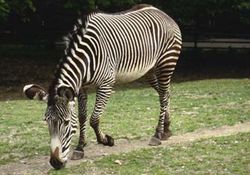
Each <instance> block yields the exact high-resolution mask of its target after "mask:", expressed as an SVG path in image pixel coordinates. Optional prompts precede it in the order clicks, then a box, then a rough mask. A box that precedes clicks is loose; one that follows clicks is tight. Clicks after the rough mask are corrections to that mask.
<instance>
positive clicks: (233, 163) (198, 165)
mask: <svg viewBox="0 0 250 175" xmlns="http://www.w3.org/2000/svg"><path fill="white" fill-rule="evenodd" d="M249 135H250V133H244V134H237V135H233V136H227V137H220V138H211V139H205V140H200V141H196V142H193V143H189V144H185V145H176V146H171V147H165V148H151V149H143V150H139V151H132V152H130V153H126V154H119V155H110V156H106V157H104V158H102V159H100V160H96V161H93V162H90V161H88V162H85V163H82V164H81V165H78V166H73V167H70V168H66V169H64V170H62V171H55V170H51V171H50V173H49V174H62V175H63V174H94V173H95V174H121V175H122V174H124V175H125V174H126V175H127V174H155V175H156V174H157V175H161V174H162V175H163V174H164V175H165V174H248V173H249V172H250V167H249V165H250V164H249V163H250V149H249V147H250V139H249ZM117 160H119V162H120V165H119V164H117V163H115V162H117Z"/></svg>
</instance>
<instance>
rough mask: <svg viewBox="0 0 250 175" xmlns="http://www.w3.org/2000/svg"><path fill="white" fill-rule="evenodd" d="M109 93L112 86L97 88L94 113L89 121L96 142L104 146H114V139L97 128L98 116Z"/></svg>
mask: <svg viewBox="0 0 250 175" xmlns="http://www.w3.org/2000/svg"><path fill="white" fill-rule="evenodd" d="M111 91H112V86H110V85H105V86H101V87H99V88H98V90H97V93H96V103H95V107H94V111H93V114H92V116H91V119H90V126H91V127H92V128H93V129H94V131H95V134H96V139H97V142H98V143H101V144H103V145H105V146H113V145H114V139H113V138H112V137H111V136H109V135H106V134H104V133H103V132H102V131H101V130H100V126H99V121H100V116H101V114H102V112H103V110H104V108H105V106H106V104H107V101H108V99H109V97H110V95H111Z"/></svg>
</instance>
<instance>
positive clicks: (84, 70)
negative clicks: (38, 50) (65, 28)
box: [51, 33, 95, 95]
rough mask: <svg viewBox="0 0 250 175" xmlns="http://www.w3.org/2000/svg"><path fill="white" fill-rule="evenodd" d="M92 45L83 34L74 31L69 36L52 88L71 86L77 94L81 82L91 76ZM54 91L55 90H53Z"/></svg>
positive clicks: (86, 82)
mask: <svg viewBox="0 0 250 175" xmlns="http://www.w3.org/2000/svg"><path fill="white" fill-rule="evenodd" d="M93 50H94V49H93V46H92V45H91V43H90V41H89V39H88V38H87V37H84V35H83V34H79V33H75V34H74V35H72V36H71V38H70V42H69V45H68V47H67V48H66V49H65V57H64V59H63V60H61V62H60V64H59V65H58V66H57V70H56V73H55V79H54V83H53V85H52V86H53V87H51V88H53V89H54V90H55V91H57V89H59V88H60V87H68V88H71V89H72V90H73V91H74V93H75V95H78V93H79V90H80V88H81V87H82V85H83V84H88V83H90V81H91V77H92V76H93V65H92V63H91V61H90V60H93V57H95V53H93ZM55 93H56V92H55Z"/></svg>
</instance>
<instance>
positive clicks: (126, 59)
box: [86, 6, 181, 82]
mask: <svg viewBox="0 0 250 175" xmlns="http://www.w3.org/2000/svg"><path fill="white" fill-rule="evenodd" d="M93 29H94V30H93ZM86 31H87V33H88V32H90V33H91V32H93V31H95V35H98V40H99V42H100V43H101V44H100V45H101V48H100V49H101V53H102V58H101V57H100V59H97V60H96V64H97V66H98V63H99V64H100V66H101V64H107V65H108V67H106V68H110V69H112V70H111V72H113V74H114V76H115V79H116V82H129V81H133V80H136V79H138V78H140V77H141V76H143V75H144V74H146V73H147V72H148V71H149V70H151V69H152V68H154V67H155V66H156V64H157V62H158V61H159V58H160V56H161V54H162V52H163V51H165V50H166V47H170V45H171V44H173V43H174V42H173V41H170V40H175V39H178V42H179V43H180V44H181V34H180V31H179V28H178V26H177V24H176V23H175V22H174V21H173V20H172V19H171V18H170V17H169V16H168V15H166V14H165V13H164V12H162V11H160V10H159V9H157V8H155V7H153V6H139V8H132V10H129V11H126V12H123V13H119V14H106V13H96V14H93V15H92V16H90V18H89V20H88V22H87V25H86ZM103 55H105V56H104V57H103Z"/></svg>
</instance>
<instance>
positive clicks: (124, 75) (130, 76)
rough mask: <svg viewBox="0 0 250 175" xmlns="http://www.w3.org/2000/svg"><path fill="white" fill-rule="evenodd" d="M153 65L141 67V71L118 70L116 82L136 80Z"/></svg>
mask: <svg viewBox="0 0 250 175" xmlns="http://www.w3.org/2000/svg"><path fill="white" fill-rule="evenodd" d="M152 67H153V65H152V66H149V67H146V68H144V69H141V70H139V71H136V70H135V71H131V72H117V73H116V76H115V79H116V83H128V82H131V81H134V80H137V79H139V78H141V77H142V76H143V75H145V74H146V73H147V72H148V71H149V70H150V69H151V68H152Z"/></svg>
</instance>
